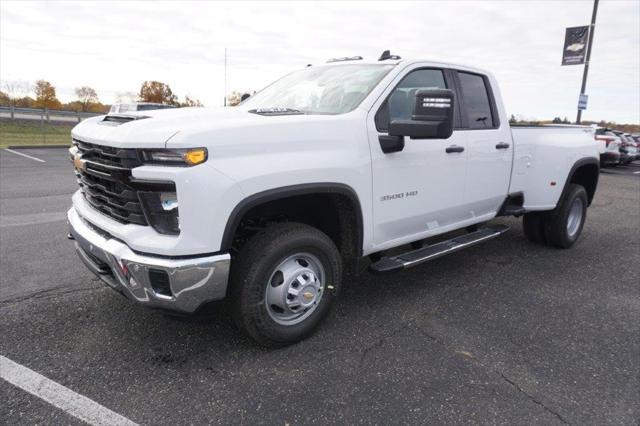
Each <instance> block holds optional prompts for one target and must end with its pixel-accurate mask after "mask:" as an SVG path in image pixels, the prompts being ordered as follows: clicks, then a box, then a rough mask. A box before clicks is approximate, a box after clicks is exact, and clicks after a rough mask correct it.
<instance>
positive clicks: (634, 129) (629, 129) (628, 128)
mask: <svg viewBox="0 0 640 426" xmlns="http://www.w3.org/2000/svg"><path fill="white" fill-rule="evenodd" d="M509 124H519V125H524V126H542V125H545V124H574V123H572V122H571V121H569V119H568V118H567V117H564V118H560V117H554V119H553V120H528V119H526V118H524V117H516V116H515V115H513V114H511V117H510V118H509ZM592 124H596V125H597V126H599V127H606V128H609V129H615V130H619V131H621V132H625V133H639V132H640V124H620V123H616V122H615V121H605V120H600V121H589V120H582V123H581V125H582V126H590V125H592Z"/></svg>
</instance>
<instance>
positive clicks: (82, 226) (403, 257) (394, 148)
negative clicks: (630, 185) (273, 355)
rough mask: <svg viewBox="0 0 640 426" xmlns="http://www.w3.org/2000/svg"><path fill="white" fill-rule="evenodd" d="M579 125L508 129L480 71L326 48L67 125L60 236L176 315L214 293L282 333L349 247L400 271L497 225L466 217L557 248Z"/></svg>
mask: <svg viewBox="0 0 640 426" xmlns="http://www.w3.org/2000/svg"><path fill="white" fill-rule="evenodd" d="M593 132H594V130H593V129H592V128H588V127H558V128H554V127H544V128H543V127H540V128H535V127H523V128H517V127H516V128H511V127H510V126H509V123H508V120H507V114H506V112H505V108H504V106H503V104H502V101H501V97H500V92H499V90H498V85H497V83H496V80H495V78H494V77H493V76H492V75H491V74H490V73H488V72H486V71H482V70H479V69H475V68H470V67H466V66H458V65H453V64H447V63H442V62H429V61H422V60H416V61H414V60H403V59H400V58H399V57H396V56H390V55H385V56H383V57H381V59H380V60H378V61H363V60H361V59H360V58H359V57H356V58H343V59H341V60H336V61H333V62H331V63H327V64H326V65H321V66H310V67H307V68H304V69H302V70H299V71H296V72H293V73H291V74H289V75H287V76H285V77H283V78H282V79H280V80H278V81H276V82H275V83H273V84H272V85H270V86H268V87H267V88H265V89H264V90H262V91H261V92H259V93H257V94H256V95H254V96H253V97H251V98H249V99H248V100H246V101H245V102H244V103H243V104H241V105H240V106H238V107H235V108H219V109H210V108H181V109H165V110H155V111H138V112H132V113H130V114H125V115H122V114H108V115H106V116H100V117H94V118H91V119H87V120H85V121H83V122H82V123H80V124H78V125H77V126H76V127H75V128H74V129H73V132H72V138H73V146H72V148H71V149H70V154H71V158H72V161H73V164H74V166H75V173H76V175H77V179H78V183H79V186H80V188H79V190H78V191H77V192H76V193H75V194H74V195H73V206H72V207H71V209H70V210H69V212H68V221H69V225H70V235H69V237H70V238H72V239H74V240H75V245H76V248H77V252H78V254H79V257H80V258H81V259H82V261H83V262H84V263H85V264H86V266H87V267H88V268H89V269H90V270H91V271H92V272H94V273H95V274H97V275H98V276H99V277H100V278H102V280H103V281H105V282H106V283H107V284H108V285H109V286H111V287H113V288H114V289H116V290H118V291H119V292H121V293H123V294H124V295H126V296H127V297H128V298H130V299H131V300H133V301H136V302H138V303H140V304H142V305H146V306H150V307H155V308H162V309H166V310H172V311H178V312H182V313H193V312H195V311H196V310H198V309H199V308H200V307H201V306H203V305H204V304H206V303H207V302H211V301H216V300H221V299H224V298H228V299H229V301H230V303H231V306H232V314H233V317H234V320H235V322H236V323H237V324H238V326H239V327H240V328H241V329H242V330H244V331H245V332H246V333H247V334H248V335H250V336H251V337H252V338H253V339H255V340H256V341H257V342H259V343H261V344H264V345H268V346H282V345H286V344H290V343H293V342H296V341H298V340H300V339H302V338H304V337H305V336H308V335H309V334H310V333H311V332H312V331H313V330H314V328H315V327H316V326H317V325H318V324H319V323H320V322H321V320H322V319H323V318H324V317H325V316H326V315H327V312H328V310H329V307H330V305H331V304H332V302H333V301H334V299H335V298H336V296H337V295H338V293H339V291H340V288H341V286H342V285H343V282H344V281H343V276H344V275H345V274H347V275H348V274H351V273H354V271H357V270H358V267H357V266H358V263H359V261H360V260H361V259H363V258H364V257H367V256H368V257H369V258H370V259H371V264H370V266H369V269H370V270H371V271H372V272H374V273H376V272H377V273H383V272H392V271H397V270H402V269H405V268H408V267H411V266H414V265H418V264H420V263H422V262H426V261H429V260H431V259H434V258H436V257H439V256H442V255H445V254H449V253H453V252H456V251H458V250H461V249H464V248H466V247H470V246H473V245H475V244H477V243H480V242H482V241H486V240H489V239H492V238H494V237H497V236H499V235H500V234H502V233H504V232H505V231H506V229H507V227H506V226H503V225H496V224H493V225H491V224H489V225H486V226H481V225H480V224H483V223H485V222H487V221H489V220H490V219H493V218H495V217H497V216H506V215H513V216H523V221H524V224H523V227H524V232H525V234H526V236H527V237H528V238H529V239H530V240H532V241H534V242H536V243H540V244H546V245H549V246H554V247H560V248H568V247H570V246H571V245H573V244H574V243H575V242H576V240H577V239H578V237H579V235H580V233H581V230H582V227H583V225H584V222H585V218H586V212H587V207H588V206H589V204H590V203H591V201H592V200H593V197H594V193H595V191H596V185H597V182H598V172H599V155H598V148H597V145H596V142H595V139H594V133H593ZM453 231H457V232H453ZM444 234H446V235H444ZM434 236H440V240H441V241H440V242H437V243H434V244H429V245H424V244H422V243H421V242H423V241H424V240H425V239H427V238H430V237H434ZM404 247H406V248H404ZM392 248H395V250H394V251H393V252H394V254H393V255H391V254H388V252H387V251H388V249H392Z"/></svg>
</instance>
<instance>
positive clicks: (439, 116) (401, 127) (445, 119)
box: [389, 89, 454, 139]
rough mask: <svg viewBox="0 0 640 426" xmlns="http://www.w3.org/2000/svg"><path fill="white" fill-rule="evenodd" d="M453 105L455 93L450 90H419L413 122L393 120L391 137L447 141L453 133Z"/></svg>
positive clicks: (390, 127) (412, 117)
mask: <svg viewBox="0 0 640 426" xmlns="http://www.w3.org/2000/svg"><path fill="white" fill-rule="evenodd" d="M453 104H454V95H453V91H451V90H449V89H423V90H418V91H417V92H416V95H415V103H414V105H413V114H411V120H393V121H392V122H391V123H390V124H389V135H391V136H409V137H410V138H411V139H447V138H449V137H450V136H451V134H452V133H453Z"/></svg>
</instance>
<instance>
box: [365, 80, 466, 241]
mask: <svg viewBox="0 0 640 426" xmlns="http://www.w3.org/2000/svg"><path fill="white" fill-rule="evenodd" d="M449 75H451V74H449V73H445V72H444V71H443V70H441V69H434V68H414V69H412V70H409V71H407V72H406V73H404V74H402V75H400V76H398V78H397V79H396V81H395V82H394V83H392V85H391V87H393V89H391V90H390V91H389V93H387V94H386V95H385V96H383V97H381V99H380V100H379V101H378V103H377V104H376V105H374V107H373V108H372V109H371V112H370V114H369V117H368V120H367V126H368V134H369V146H370V150H371V158H372V173H373V219H374V220H373V223H374V231H373V238H374V245H375V248H376V249H378V250H383V249H385V248H389V247H393V246H397V245H400V244H404V243H408V242H411V241H415V240H419V239H422V238H425V237H427V236H429V235H435V234H438V233H441V232H446V231H448V230H451V229H455V228H456V227H458V226H457V224H459V223H460V222H461V221H462V220H464V218H465V216H466V209H465V206H464V203H463V201H464V200H463V192H464V183H465V172H466V160H467V151H466V146H467V142H466V135H465V132H463V131H454V132H453V135H452V136H451V137H450V138H448V139H428V140H412V139H410V138H409V137H405V147H404V149H403V150H402V151H400V152H394V153H388V154H385V153H383V152H382V149H381V148H380V143H379V140H378V137H379V136H380V135H386V134H387V130H388V125H389V122H390V121H391V120H394V119H407V120H408V119H410V115H411V113H412V108H413V104H414V97H415V92H416V91H417V90H419V89H436V88H440V89H442V88H449V87H452V86H453V83H452V82H451V81H449V79H447V78H446V76H449ZM452 148H453V149H452Z"/></svg>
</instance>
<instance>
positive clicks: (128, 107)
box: [109, 102, 176, 114]
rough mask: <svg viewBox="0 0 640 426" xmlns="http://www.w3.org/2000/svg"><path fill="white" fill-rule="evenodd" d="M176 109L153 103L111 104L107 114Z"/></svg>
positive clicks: (172, 106) (171, 106)
mask: <svg viewBox="0 0 640 426" xmlns="http://www.w3.org/2000/svg"><path fill="white" fill-rule="evenodd" d="M167 108H176V107H175V106H174V105H167V104H159V103H155V102H133V103H128V104H113V105H111V108H110V109H109V114H123V113H128V112H133V111H150V110H154V109H167Z"/></svg>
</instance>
